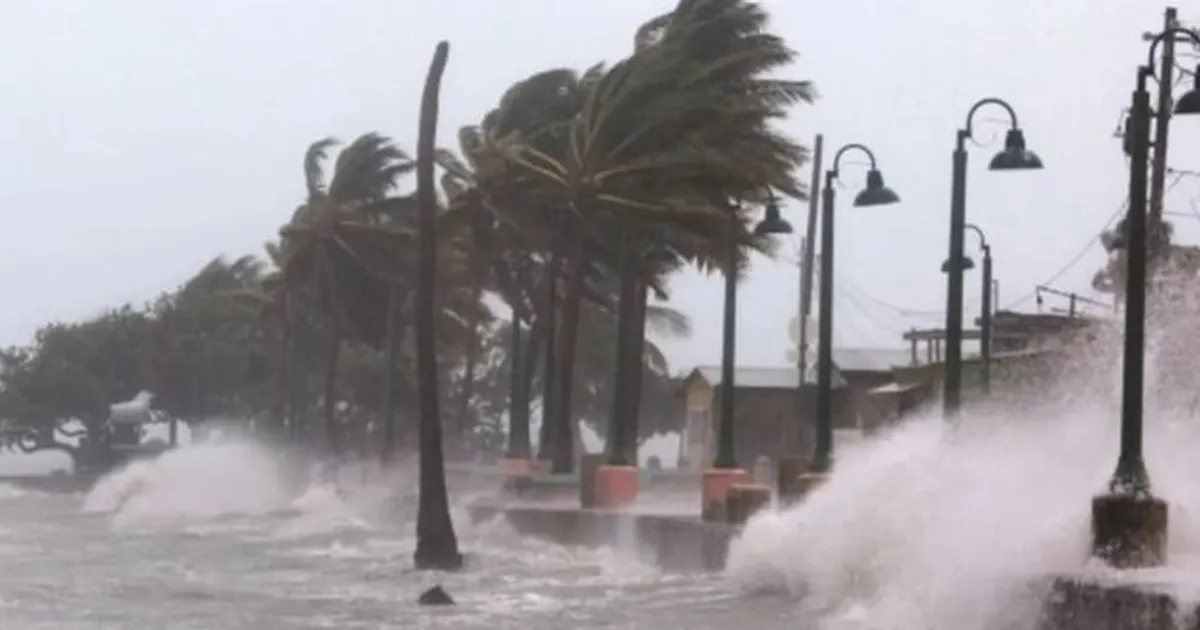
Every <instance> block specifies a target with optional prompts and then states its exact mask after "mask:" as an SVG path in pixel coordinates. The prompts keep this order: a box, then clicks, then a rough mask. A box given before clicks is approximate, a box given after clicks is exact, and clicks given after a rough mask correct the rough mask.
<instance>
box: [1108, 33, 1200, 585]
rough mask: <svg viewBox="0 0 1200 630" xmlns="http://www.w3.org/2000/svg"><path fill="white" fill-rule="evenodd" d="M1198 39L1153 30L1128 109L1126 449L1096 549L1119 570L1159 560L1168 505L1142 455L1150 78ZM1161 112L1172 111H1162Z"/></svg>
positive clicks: (1199, 104)
mask: <svg viewBox="0 0 1200 630" xmlns="http://www.w3.org/2000/svg"><path fill="white" fill-rule="evenodd" d="M1176 35H1185V36H1188V37H1190V38H1191V39H1192V40H1193V41H1195V42H1196V43H1198V44H1200V37H1198V36H1197V35H1196V34H1195V33H1192V32H1191V31H1188V30H1186V29H1182V28H1171V29H1167V30H1165V31H1163V32H1162V33H1159V34H1158V35H1157V36H1155V38H1154V40H1153V41H1152V42H1151V44H1150V56H1149V61H1148V63H1147V64H1146V65H1144V66H1141V67H1139V68H1138V71H1137V89H1136V90H1134V92H1133V99H1132V105H1131V107H1130V115H1129V124H1130V128H1129V214H1128V216H1127V217H1126V219H1125V230H1124V233H1122V234H1118V235H1117V238H1116V239H1115V240H1116V241H1117V242H1115V243H1114V246H1115V247H1126V248H1128V251H1127V254H1126V274H1125V275H1126V278H1125V282H1126V285H1125V346H1124V353H1125V360H1124V365H1123V370H1122V374H1121V452H1120V455H1119V457H1118V459H1117V467H1116V470H1115V471H1114V472H1113V476H1112V480H1111V481H1110V482H1109V492H1108V494H1105V495H1101V496H1098V497H1095V498H1094V499H1093V500H1092V552H1093V554H1094V555H1096V556H1097V557H1100V558H1102V559H1104V560H1105V561H1107V562H1109V563H1110V564H1112V565H1114V566H1116V567H1120V568H1133V567H1148V566H1157V565H1160V564H1162V562H1163V560H1164V559H1165V554H1166V543H1167V504H1166V503H1165V502H1163V501H1162V500H1161V499H1158V498H1155V497H1154V496H1153V495H1152V494H1151V492H1150V476H1149V474H1148V473H1147V472H1146V463H1145V460H1144V458H1143V454H1142V432H1143V426H1142V424H1143V390H1144V387H1145V350H1146V347H1145V346H1146V344H1145V341H1146V276H1147V274H1146V267H1147V258H1148V251H1147V250H1148V246H1147V245H1148V244H1147V234H1148V232H1149V230H1148V229H1147V228H1148V226H1147V220H1146V211H1147V207H1148V203H1147V193H1148V188H1149V186H1148V176H1147V167H1148V162H1149V155H1150V123H1151V121H1152V119H1153V118H1154V114H1153V112H1151V110H1150V93H1149V92H1148V91H1147V89H1146V81H1147V79H1149V78H1151V77H1154V69H1153V68H1154V59H1155V53H1156V51H1157V48H1158V45H1159V44H1160V43H1161V42H1162V41H1163V39H1165V38H1166V37H1175V36H1176ZM1175 113H1176V114H1200V76H1198V77H1197V80H1196V84H1195V86H1194V87H1193V89H1192V90H1191V91H1189V92H1188V93H1187V94H1185V95H1184V96H1183V97H1181V98H1180V99H1179V101H1178V102H1177V103H1176V105H1175ZM1159 115H1160V116H1167V115H1169V114H1168V113H1167V112H1165V111H1164V112H1159Z"/></svg>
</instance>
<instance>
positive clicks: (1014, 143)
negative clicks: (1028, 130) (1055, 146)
mask: <svg viewBox="0 0 1200 630" xmlns="http://www.w3.org/2000/svg"><path fill="white" fill-rule="evenodd" d="M988 168H989V169H991V170H993V171H1027V170H1036V169H1040V168H1042V158H1040V157H1038V156H1037V154H1036V153H1034V152H1033V151H1030V150H1028V149H1026V148H1025V134H1024V133H1023V132H1022V131H1021V130H1020V129H1009V130H1008V133H1007V134H1006V135H1005V136H1004V150H1003V151H1001V152H999V153H997V154H996V156H995V157H993V158H992V162H991V164H989V165H988Z"/></svg>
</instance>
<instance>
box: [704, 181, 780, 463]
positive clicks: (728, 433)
mask: <svg viewBox="0 0 1200 630" xmlns="http://www.w3.org/2000/svg"><path fill="white" fill-rule="evenodd" d="M731 216H732V217H733V218H734V222H733V225H732V229H730V230H729V236H728V240H727V242H726V247H727V249H726V267H725V303H724V306H725V321H724V324H723V329H722V336H721V409H720V414H721V415H720V421H719V424H718V431H717V456H716V459H714V460H713V468H717V469H726V470H733V469H737V467H738V464H737V456H736V455H735V454H734V447H733V433H734V431H733V409H734V400H733V398H734V392H735V391H736V389H737V388H736V384H735V382H734V363H735V362H736V354H737V352H736V343H735V339H736V335H737V260H738V241H737V234H738V230H737V224H736V215H731ZM791 232H792V225H791V224H790V223H788V222H787V221H785V220H784V219H783V217H782V216H781V215H780V212H779V204H778V203H776V200H775V197H774V195H773V194H772V195H771V196H770V198H769V200H768V201H767V207H766V213H765V216H764V217H763V220H762V221H760V222H759V223H758V225H756V226H755V227H754V234H755V235H756V236H766V235H771V234H790V233H791Z"/></svg>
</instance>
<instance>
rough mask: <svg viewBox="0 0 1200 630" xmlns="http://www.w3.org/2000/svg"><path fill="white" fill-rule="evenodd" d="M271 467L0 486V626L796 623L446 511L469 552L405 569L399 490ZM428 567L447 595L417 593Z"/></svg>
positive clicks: (712, 591)
mask: <svg viewBox="0 0 1200 630" xmlns="http://www.w3.org/2000/svg"><path fill="white" fill-rule="evenodd" d="M274 472H275V471H273V470H272V461H271V459H270V458H269V457H267V456H266V455H265V454H264V453H263V452H262V451H260V450H259V449H256V448H254V447H251V446H247V445H236V444H230V445H224V446H200V447H193V448H188V449H183V450H181V451H178V452H175V453H172V454H168V455H166V456H164V457H163V458H162V460H161V461H159V462H153V463H147V464H139V465H137V466H136V467H135V468H132V469H130V470H127V471H124V472H121V473H118V474H116V475H114V476H112V477H110V478H109V479H106V480H104V481H102V482H101V483H99V484H98V485H97V487H96V488H95V489H93V491H92V492H91V493H90V494H88V495H87V496H82V495H80V496H69V495H42V494H37V493H30V492H22V491H18V490H15V489H12V488H4V487H0V566H2V567H3V571H0V627H2V628H5V629H8V628H13V629H26V628H29V629H33V628H37V629H46V630H50V629H60V628H61V629H68V628H70V629H79V628H104V629H108V628H112V629H121V630H139V629H143V628H144V629H147V630H149V629H154V630H161V629H162V628H172V629H179V630H186V629H202V628H203V629H213V630H216V629H221V630H225V629H230V630H232V629H238V628H247V629H249V628H255V629H262V628H273V629H276V628H277V629H280V630H289V629H299V628H342V629H348V628H493V629H495V628H522V629H523V630H528V629H531V628H547V629H548V630H549V629H554V630H558V629H561V628H567V627H577V628H649V627H670V626H676V627H684V628H689V629H695V630H704V629H707V628H712V629H714V630H715V629H717V628H721V629H725V628H729V627H731V626H733V625H734V624H737V623H747V622H750V623H751V624H752V627H755V628H785V627H786V628H797V627H802V626H800V625H798V624H799V621H798V619H797V618H796V612H795V605H794V601H793V600H792V598H790V597H784V596H768V597H762V596H752V595H747V594H744V593H743V591H742V590H741V589H740V588H738V587H737V586H736V585H734V584H731V583H730V582H728V581H727V580H726V579H725V578H724V577H723V576H721V575H707V576H699V575H691V576H682V575H664V574H660V573H659V572H658V571H656V570H655V569H653V568H651V567H648V566H646V565H644V564H642V563H641V562H639V561H638V560H637V559H636V558H631V557H628V556H625V555H622V554H621V553H619V552H614V551H611V550H610V551H604V550H583V549H568V548H563V547H560V546H556V545H553V544H549V543H545V542H540V541H534V540H528V539H522V538H520V537H518V536H516V535H515V534H514V533H513V532H512V531H511V530H510V529H509V528H508V527H507V526H506V525H504V524H502V523H482V524H478V525H471V524H470V523H469V522H468V519H467V518H466V516H465V515H463V514H457V515H456V516H457V520H456V524H457V525H458V530H459V535H460V541H461V545H462V548H463V550H464V551H465V552H467V553H469V554H470V562H469V566H468V568H467V569H466V570H464V571H462V572H458V573H453V574H438V573H430V572H416V571H413V570H411V554H412V550H413V544H414V541H413V538H412V532H413V524H412V520H411V519H412V514H411V512H410V511H409V509H408V506H410V505H411V501H410V500H407V499H406V498H405V497H403V496H402V495H400V496H398V495H397V493H394V492H391V491H390V489H388V488H381V487H377V486H376V487H371V486H368V487H364V488H362V489H360V490H358V491H352V492H350V493H349V494H347V495H345V498H344V499H341V498H339V497H338V496H337V494H335V493H334V492H332V491H331V490H329V489H327V488H323V487H314V488H309V489H308V490H307V491H304V492H302V493H301V494H300V495H299V496H294V495H293V496H289V493H288V492H287V491H285V489H284V488H283V487H282V486H281V484H279V483H278V482H277V481H276V479H277V477H276V476H275V475H274ZM400 485H402V486H404V485H406V486H407V488H411V487H412V486H413V484H412V483H408V484H400ZM389 495H390V496H389ZM437 583H441V584H443V585H444V586H445V588H446V589H447V591H449V592H450V593H451V594H452V595H453V596H454V597H455V598H456V599H457V601H458V605H457V606H454V607H447V608H439V609H431V608H422V607H418V606H416V605H415V600H416V598H417V596H418V595H419V594H420V592H421V591H422V590H424V589H425V588H428V587H429V586H431V585H433V584H437Z"/></svg>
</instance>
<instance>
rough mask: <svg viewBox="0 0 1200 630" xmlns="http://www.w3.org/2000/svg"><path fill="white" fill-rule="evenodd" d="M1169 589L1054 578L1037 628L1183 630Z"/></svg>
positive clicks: (1092, 580) (1145, 585) (1070, 629)
mask: <svg viewBox="0 0 1200 630" xmlns="http://www.w3.org/2000/svg"><path fill="white" fill-rule="evenodd" d="M1169 591H1170V589H1168V588H1165V587H1163V586H1155V585H1148V584H1144V585H1131V584H1119V583H1108V582H1100V581H1095V580H1094V578H1089V579H1087V580H1080V579H1077V578H1069V577H1064V578H1059V579H1056V580H1054V583H1053V585H1052V586H1051V589H1050V594H1049V598H1048V599H1047V601H1046V606H1045V608H1044V609H1043V616H1042V620H1041V623H1040V624H1039V630H1183V629H1184V628H1188V627H1190V626H1185V625H1183V624H1181V623H1180V617H1181V615H1180V614H1179V612H1180V611H1179V607H1178V604H1177V602H1176V599H1175V597H1173V596H1172V594H1171V593H1170V592H1169Z"/></svg>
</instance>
